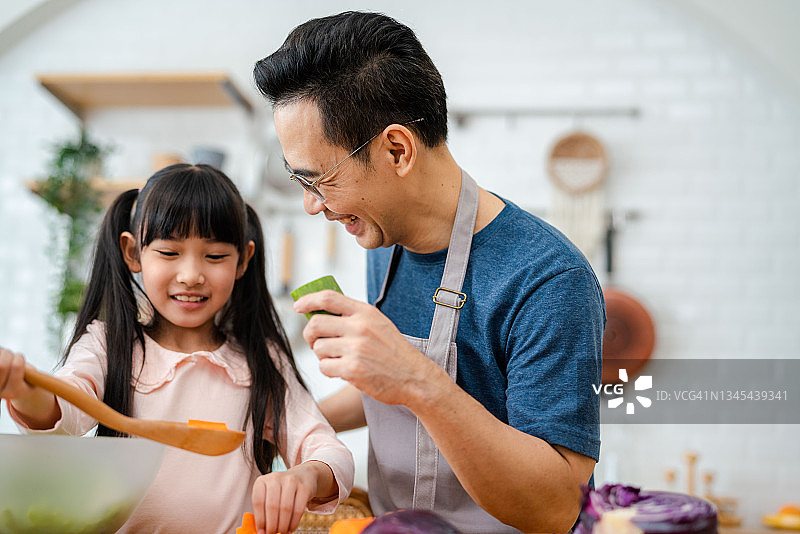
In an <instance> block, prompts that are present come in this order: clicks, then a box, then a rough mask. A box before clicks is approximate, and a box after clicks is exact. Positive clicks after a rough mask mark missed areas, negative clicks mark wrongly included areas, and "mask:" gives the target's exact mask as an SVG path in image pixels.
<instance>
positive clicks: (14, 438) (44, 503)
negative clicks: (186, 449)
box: [0, 434, 165, 534]
mask: <svg viewBox="0 0 800 534" xmlns="http://www.w3.org/2000/svg"><path fill="white" fill-rule="evenodd" d="M164 447H165V446H164V445H162V444H160V443H155V442H153V441H149V440H146V439H139V438H108V437H85V438H84V437H74V436H56V435H16V434H0V534H6V533H9V534H11V533H13V534H16V533H34V532H35V533H59V534H70V533H81V534H90V533H99V532H115V531H116V530H117V529H119V528H120V527H121V526H122V524H123V523H125V521H127V519H128V518H129V517H130V516H131V514H132V513H133V511H134V510H136V507H137V506H139V503H140V502H141V500H142V498H143V497H144V495H145V493H146V492H147V489H148V488H149V487H150V485H151V484H152V483H153V480H154V479H155V476H156V473H157V472H158V469H159V467H160V466H161V460H162V459H163V457H164Z"/></svg>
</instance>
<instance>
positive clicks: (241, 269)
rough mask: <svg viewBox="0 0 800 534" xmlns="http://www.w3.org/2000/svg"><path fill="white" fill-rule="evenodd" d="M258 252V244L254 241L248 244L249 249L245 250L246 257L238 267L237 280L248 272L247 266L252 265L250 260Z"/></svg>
mask: <svg viewBox="0 0 800 534" xmlns="http://www.w3.org/2000/svg"><path fill="white" fill-rule="evenodd" d="M255 252H256V244H255V243H253V242H252V241H250V242H248V243H247V248H246V249H244V256H243V257H242V258H241V261H239V265H238V266H237V267H236V279H237V280H238V279H239V278H241V277H242V276H244V273H245V272H246V271H247V265H248V264H249V263H250V260H251V259H252V258H253V254H255Z"/></svg>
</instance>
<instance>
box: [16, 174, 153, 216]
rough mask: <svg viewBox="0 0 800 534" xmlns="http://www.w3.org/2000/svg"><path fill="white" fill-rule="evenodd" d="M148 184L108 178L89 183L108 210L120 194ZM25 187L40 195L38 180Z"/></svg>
mask: <svg viewBox="0 0 800 534" xmlns="http://www.w3.org/2000/svg"><path fill="white" fill-rule="evenodd" d="M146 182H147V180H146V179H140V180H137V179H128V180H121V179H120V180H108V179H106V178H100V177H99V176H98V177H95V178H92V179H91V180H90V181H89V184H90V185H91V186H92V189H94V190H95V191H97V192H98V193H100V203H101V204H102V206H103V209H105V208H107V207H108V206H110V205H111V203H112V202H114V199H116V198H117V197H118V196H119V195H120V194H122V193H124V192H125V191H128V190H129V189H141V188H142V187H144V184H145V183H146ZM25 186H26V187H27V188H28V189H30V190H31V191H32V192H33V193H36V194H37V195H38V194H39V183H38V182H37V181H36V180H28V181H26V182H25Z"/></svg>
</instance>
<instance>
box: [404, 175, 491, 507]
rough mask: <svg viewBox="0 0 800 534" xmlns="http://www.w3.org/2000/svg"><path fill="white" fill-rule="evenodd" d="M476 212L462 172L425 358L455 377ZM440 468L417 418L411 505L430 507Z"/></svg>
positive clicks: (474, 194)
mask: <svg viewBox="0 0 800 534" xmlns="http://www.w3.org/2000/svg"><path fill="white" fill-rule="evenodd" d="M477 213H478V185H477V184H476V183H475V181H474V180H473V179H472V177H470V175H469V174H467V173H466V172H464V171H462V172H461V192H460V193H459V195H458V209H457V210H456V218H455V221H454V223H453V230H452V232H451V233H450V245H449V247H448V249H447V259H446V260H445V264H444V274H443V275H442V282H441V284H440V286H439V288H438V289H437V290H436V292H435V293H434V295H433V301H434V302H435V303H436V309H435V310H434V313H433V322H432V323H431V331H430V335H429V341H428V346H427V350H426V351H425V353H426V355H427V356H428V358H430V359H431V360H433V361H434V362H435V363H436V364H437V365H438V366H439V367H441V368H442V369H444V370H445V371H447V374H448V375H450V378H452V379H453V381H455V380H456V372H457V362H456V358H455V355H453V354H452V353H451V351H450V344H451V343H452V342H453V341H454V340H455V337H456V330H457V328H458V318H459V315H460V313H461V307H462V306H463V305H464V301H465V300H466V298H467V295H465V294H464V293H462V292H461V288H462V286H463V284H464V276H465V274H466V272H467V263H468V262H469V252H470V247H471V246H472V234H473V232H474V231H475V217H476V215H477ZM438 469H439V448H438V447H437V446H436V443H435V442H434V441H433V438H432V437H431V435H430V434H429V433H428V431H427V430H425V427H424V426H423V425H422V423H421V422H420V421H419V419H417V445H416V471H415V475H414V496H413V500H412V508H416V509H425V510H433V507H434V504H435V501H436V475H437V471H438Z"/></svg>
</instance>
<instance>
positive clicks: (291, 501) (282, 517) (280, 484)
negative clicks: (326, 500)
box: [253, 461, 333, 534]
mask: <svg viewBox="0 0 800 534" xmlns="http://www.w3.org/2000/svg"><path fill="white" fill-rule="evenodd" d="M332 477H333V474H332V473H331V470H330V468H329V467H328V466H327V465H325V464H324V463H322V462H316V461H309V462H304V463H302V464H299V465H296V466H294V467H292V468H291V469H289V470H287V471H281V472H277V473H268V474H266V475H261V476H260V477H258V478H257V479H256V482H255V484H253V515H254V516H255V519H256V529H257V530H258V532H259V534H262V533H263V534H275V533H277V532H280V533H282V534H288V533H289V532H293V531H294V530H295V529H296V528H297V526H298V525H299V524H300V518H301V517H302V516H303V512H305V510H306V505H307V504H308V501H310V500H311V499H314V498H315V497H317V493H318V489H320V488H325V487H327V485H329V484H330V479H332ZM320 482H322V484H320ZM324 497H327V495H325V496H324Z"/></svg>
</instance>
